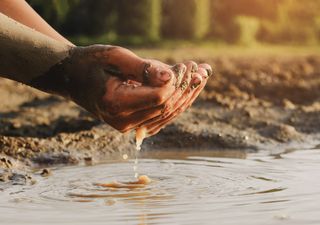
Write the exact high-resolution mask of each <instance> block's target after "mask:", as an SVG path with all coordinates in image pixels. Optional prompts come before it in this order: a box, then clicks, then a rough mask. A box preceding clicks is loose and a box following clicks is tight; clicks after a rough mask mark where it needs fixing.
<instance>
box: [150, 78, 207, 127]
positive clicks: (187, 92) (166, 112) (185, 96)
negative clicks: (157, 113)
mask: <svg viewBox="0 0 320 225" xmlns="http://www.w3.org/2000/svg"><path fill="white" fill-rule="evenodd" d="M204 73H206V72H204ZM191 79H192V81H191V82H190V84H189V86H188V87H187V89H186V90H184V92H183V94H182V95H181V96H179V97H180V98H179V99H178V100H177V101H175V102H173V103H172V104H173V106H172V107H171V108H170V107H168V106H167V105H166V107H165V108H164V111H163V114H162V117H161V118H157V119H155V120H153V121H149V122H148V125H147V126H148V127H149V126H150V127H152V126H156V125H157V124H158V123H159V121H162V120H164V119H165V118H167V117H168V116H169V115H170V114H172V113H174V112H176V111H177V110H178V109H179V108H181V106H182V105H183V104H184V103H185V102H186V100H187V99H188V98H190V97H191V96H192V93H193V91H194V90H195V89H196V88H197V86H199V85H200V84H201V82H202V76H201V75H200V74H198V73H194V74H192V78H191ZM169 100H171V98H170V99H169ZM169 100H168V101H169Z"/></svg>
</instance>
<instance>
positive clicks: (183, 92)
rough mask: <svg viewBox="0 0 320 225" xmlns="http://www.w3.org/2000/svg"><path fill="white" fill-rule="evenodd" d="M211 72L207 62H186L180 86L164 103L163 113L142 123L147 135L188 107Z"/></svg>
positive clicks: (160, 127) (152, 133)
mask: <svg viewBox="0 0 320 225" xmlns="http://www.w3.org/2000/svg"><path fill="white" fill-rule="evenodd" d="M212 74H213V72H212V68H211V66H210V65H208V64H200V65H199V66H198V65H197V64H196V63H195V62H189V63H187V70H186V72H185V74H184V76H183V80H182V82H181V84H180V87H179V88H177V89H176V91H175V93H174V94H173V96H172V98H171V99H170V101H167V102H166V103H165V105H166V110H165V111H164V113H163V114H162V115H161V116H160V117H158V118H156V119H153V120H151V121H148V122H147V123H146V124H144V126H145V127H146V128H147V130H148V135H149V136H151V135H154V134H156V133H158V132H159V131H160V130H161V129H162V128H164V127H165V126H166V125H167V124H169V123H170V122H171V121H172V120H173V119H174V118H176V117H177V116H178V115H179V114H181V113H182V112H184V111H185V110H186V109H187V108H189V107H190V106H191V104H192V103H193V102H194V100H195V99H196V98H197V97H198V95H199V94H200V92H201V91H202V89H203V88H204V87H205V85H206V83H207V80H208V78H209V77H210V76H211V75H212Z"/></svg>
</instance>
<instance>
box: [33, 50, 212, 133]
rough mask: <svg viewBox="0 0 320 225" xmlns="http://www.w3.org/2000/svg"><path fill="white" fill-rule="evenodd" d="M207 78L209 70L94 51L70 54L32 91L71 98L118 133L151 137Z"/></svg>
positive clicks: (127, 53) (122, 52)
mask: <svg viewBox="0 0 320 225" xmlns="http://www.w3.org/2000/svg"><path fill="white" fill-rule="evenodd" d="M211 74H212V69H211V67H210V66H209V65H207V64H202V65H199V66H198V65H197V64H196V63H194V62H189V63H187V64H186V65H185V64H181V63H180V64H177V65H175V66H173V67H172V66H169V65H166V64H164V63H161V62H159V61H156V60H146V59H142V58H140V57H138V56H136V55H135V54H134V53H132V52H131V51H129V50H127V49H124V48H121V47H115V46H104V45H94V46H89V47H84V48H82V47H76V48H74V49H73V50H72V52H71V54H70V57H68V58H67V59H65V60H63V61H62V62H61V63H59V64H58V65H56V66H54V67H53V68H51V69H50V71H49V72H48V73H46V74H45V75H43V76H40V77H38V78H36V79H34V80H33V81H32V82H31V84H30V85H31V86H34V87H36V88H38V89H42V90H44V91H47V92H53V93H57V94H60V95H62V96H64V97H69V98H71V99H72V100H73V101H75V102H76V103H77V104H79V105H80V106H82V107H83V108H85V109H87V110H88V111H89V112H91V113H93V114H94V115H95V116H97V117H98V118H100V119H102V120H104V121H105V122H107V123H108V124H110V125H111V126H112V127H114V128H115V129H117V130H119V131H121V132H126V131H128V130H132V129H136V128H138V127H141V126H144V127H146V128H147V130H148V133H149V135H153V134H156V133H157V132H158V131H159V130H160V129H161V128H162V127H164V126H165V125H166V124H168V123H169V122H170V121H172V119H174V118H175V117H176V116H177V115H179V114H180V113H181V112H183V111H184V110H185V109H187V108H188V107H189V106H190V105H191V104H192V102H193V101H194V100H195V98H196V97H197V96H198V95H199V93H200V91H201V90H202V89H203V87H204V86H205V84H206V81H207V78H208V76H209V75H211Z"/></svg>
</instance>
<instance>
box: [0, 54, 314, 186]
mask: <svg viewBox="0 0 320 225" xmlns="http://www.w3.org/2000/svg"><path fill="white" fill-rule="evenodd" d="M168 61H170V60H169V59H168ZM205 61H206V62H209V63H210V64H212V65H214V68H215V76H214V77H213V78H211V80H210V81H209V82H208V84H207V86H206V88H205V90H204V91H203V93H202V94H201V96H200V97H199V98H198V100H197V101H196V103H195V104H194V106H193V107H192V108H191V109H189V110H188V111H187V112H185V113H183V115H181V116H180V117H179V118H178V119H177V120H176V121H174V122H173V124H171V125H169V126H167V127H166V128H165V129H163V130H162V131H161V132H160V133H159V134H157V135H156V136H154V137H151V138H147V139H146V140H145V142H144V143H143V149H144V150H148V151H151V150H153V149H161V150H166V149H170V150H172V149H183V150H186V149H199V150H200V149H206V150H208V149H209V150H210V149H214V150H225V149H234V150H239V151H241V150H244V151H257V150H260V149H269V150H270V149H271V150H272V149H281V148H282V149H288V148H291V147H295V148H298V147H299V148H303V147H308V148H309V147H310V146H311V147H312V146H313V147H315V146H317V145H318V146H319V143H320V56H317V55H309V56H283V57H281V56H277V57H276V56H263V57H253V56H245V57H231V56H225V57H216V56H214V57H212V58H208V59H206V60H205ZM0 96H1V101H2V104H1V108H0V158H1V161H0V181H6V182H17V179H18V181H19V182H20V183H28V182H31V183H32V178H31V177H30V179H29V178H28V176H29V175H27V174H25V173H24V172H28V171H30V169H31V168H34V167H48V166H52V165H58V164H63V165H66V164H79V163H83V164H91V163H96V162H100V161H103V160H106V159H110V158H119V157H120V156H122V155H123V154H124V153H126V154H129V156H130V155H131V156H132V154H133V151H135V147H134V135H133V134H132V133H131V134H125V135H123V134H121V133H119V132H117V131H115V130H114V129H112V128H111V127H109V126H108V125H107V124H104V123H102V122H100V121H98V120H95V119H94V118H92V117H91V115H90V114H89V113H87V112H86V111H84V110H82V109H81V108H79V107H78V106H76V105H75V104H74V103H72V102H70V101H67V100H65V99H62V98H60V97H56V96H52V95H47V94H44V93H42V92H39V91H37V90H35V89H32V88H29V87H27V86H24V85H21V84H18V83H15V82H13V81H9V80H6V79H1V80H0ZM12 169H14V170H15V171H20V173H16V174H15V172H14V171H13V170H12ZM21 171H23V172H21ZM42 172H43V171H42ZM19 174H20V175H21V174H25V176H24V178H23V179H22V178H21V177H19V176H20V175H19ZM48 174H50V173H48Z"/></svg>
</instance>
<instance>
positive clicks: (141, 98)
mask: <svg viewBox="0 0 320 225" xmlns="http://www.w3.org/2000/svg"><path fill="white" fill-rule="evenodd" d="M172 82H173V79H172ZM172 82H169V83H168V84H167V85H165V86H162V87H149V86H144V85H140V86H137V85H134V84H130V83H127V82H123V81H121V80H120V79H118V78H117V77H111V78H110V79H109V80H108V81H107V83H106V90H107V91H106V92H105V95H104V96H103V98H102V101H103V105H104V108H105V109H104V110H105V111H106V112H108V113H110V115H113V116H119V115H120V114H121V115H124V116H125V115H129V114H131V113H133V112H136V111H139V110H144V109H148V108H152V107H155V106H158V105H161V104H163V103H164V102H165V101H167V99H168V98H169V97H170V96H171V95H172V94H173V93H174V91H175V87H174V85H173V84H172Z"/></svg>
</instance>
